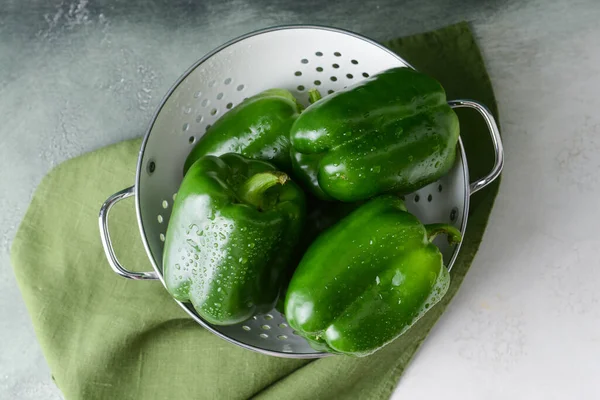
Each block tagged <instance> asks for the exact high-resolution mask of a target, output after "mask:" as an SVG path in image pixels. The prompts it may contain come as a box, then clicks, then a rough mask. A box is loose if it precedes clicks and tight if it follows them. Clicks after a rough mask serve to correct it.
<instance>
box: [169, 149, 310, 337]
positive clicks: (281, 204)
mask: <svg viewBox="0 0 600 400" xmlns="http://www.w3.org/2000/svg"><path fill="white" fill-rule="evenodd" d="M305 207H306V206H305V198H304V193H303V192H302V190H301V189H300V188H299V187H298V186H297V185H296V184H295V183H294V182H292V181H291V180H289V179H288V177H287V175H286V174H284V173H282V172H279V171H277V170H276V169H275V167H274V166H273V165H271V164H269V163H267V162H263V161H258V160H250V159H248V158H245V157H243V156H241V155H237V154H224V155H222V156H221V157H216V156H205V157H202V158H200V159H199V160H197V161H196V162H195V163H194V164H193V165H192V167H191V168H190V169H189V170H188V172H187V174H186V175H185V177H184V178H183V181H182V183H181V186H180V188H179V191H178V193H177V197H176V199H175V203H174V205H173V213H172V215H171V219H170V221H169V225H168V229H167V236H166V240H165V247H164V256H163V276H164V280H165V284H166V287H167V290H168V291H169V293H170V294H171V295H172V296H173V297H174V298H175V299H177V300H179V301H184V302H187V301H190V302H191V303H192V304H193V306H194V308H195V309H196V311H197V312H198V314H199V315H200V316H201V317H202V318H204V319H205V320H206V321H208V322H210V323H212V324H216V325H230V324H235V323H239V322H242V321H244V320H246V319H248V318H250V317H251V316H252V315H254V314H255V313H258V312H266V311H269V310H271V309H272V308H273V306H274V305H275V302H276V301H277V298H278V295H279V293H280V290H281V285H282V279H283V272H284V270H285V269H286V268H287V267H288V263H289V258H290V255H291V252H292V249H293V248H294V246H295V244H296V242H297V241H298V238H299V235H300V232H301V230H302V224H303V221H304V216H305Z"/></svg>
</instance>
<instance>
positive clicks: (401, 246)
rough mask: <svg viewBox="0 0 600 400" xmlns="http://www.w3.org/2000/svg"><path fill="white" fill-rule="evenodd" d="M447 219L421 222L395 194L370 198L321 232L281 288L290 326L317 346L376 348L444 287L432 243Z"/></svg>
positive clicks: (361, 352) (455, 234)
mask: <svg viewBox="0 0 600 400" xmlns="http://www.w3.org/2000/svg"><path fill="white" fill-rule="evenodd" d="M439 233H445V234H447V235H448V239H449V240H450V241H451V242H458V241H460V240H461V235H460V232H459V231H458V230H457V229H456V228H454V227H452V226H450V225H445V224H432V225H425V226H424V225H423V224H421V222H420V221H419V220H418V219H417V218H416V217H415V216H413V215H412V214H410V213H409V212H407V210H406V207H405V205H404V202H403V201H402V200H401V199H400V198H398V197H396V196H394V195H382V196H379V197H376V198H374V199H372V200H370V201H369V202H367V203H366V204H364V205H363V206H361V207H360V208H358V209H357V210H355V211H354V212H352V213H351V214H350V215H348V216H347V217H345V218H344V219H342V220H341V221H340V222H338V223H337V224H336V225H334V226H333V227H331V228H330V229H328V230H327V231H325V232H324V233H322V234H321V235H320V236H319V237H318V238H317V239H316V240H315V242H314V243H313V244H312V245H311V246H310V248H309V249H308V251H307V252H306V254H305V255H304V258H303V259H302V261H301V262H300V265H299V266H298V268H297V269H296V271H295V273H294V275H293V277H292V280H291V282H290V284H289V287H288V289H287V295H286V299H285V315H286V317H287V320H288V323H289V325H290V326H291V327H292V328H293V329H295V330H296V331H297V332H298V334H299V335H301V336H303V337H304V338H306V339H307V340H308V341H309V343H311V344H312V345H313V347H315V348H316V349H318V350H322V351H328V352H332V353H340V354H347V355H354V356H365V355H368V354H371V353H373V352H375V351H376V350H378V349H380V348H381V347H383V346H384V345H386V344H387V343H389V342H391V341H392V340H394V339H395V338H397V337H398V336H400V335H401V334H403V333H404V332H405V331H406V330H407V329H409V328H410V327H411V326H412V325H413V324H414V323H415V322H416V321H417V320H418V319H419V318H421V317H422V316H423V315H424V313H425V312H426V311H427V310H428V309H430V308H431V307H433V306H434V305H435V304H436V303H437V302H438V301H439V300H440V299H441V298H442V297H443V296H444V294H445V293H446V291H447V290H448V286H449V284H450V275H449V273H448V270H447V269H446V268H445V267H444V265H443V260H442V254H441V253H440V251H439V249H438V248H437V247H436V246H435V245H434V244H433V243H431V241H432V240H433V238H434V237H435V236H436V235H437V234H439Z"/></svg>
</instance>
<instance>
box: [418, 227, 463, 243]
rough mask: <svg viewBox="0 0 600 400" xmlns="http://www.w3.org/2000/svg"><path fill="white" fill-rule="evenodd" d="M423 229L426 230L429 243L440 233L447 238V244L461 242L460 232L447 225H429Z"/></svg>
mask: <svg viewBox="0 0 600 400" xmlns="http://www.w3.org/2000/svg"><path fill="white" fill-rule="evenodd" d="M425 229H426V230H427V238H428V239H429V241H430V242H432V241H433V239H435V237H436V236H437V235H439V234H440V233H445V234H446V235H447V236H448V243H450V244H455V243H458V242H460V241H461V240H462V235H461V234H460V231H459V230H458V229H456V228H455V227H453V226H452V225H448V224H429V225H425Z"/></svg>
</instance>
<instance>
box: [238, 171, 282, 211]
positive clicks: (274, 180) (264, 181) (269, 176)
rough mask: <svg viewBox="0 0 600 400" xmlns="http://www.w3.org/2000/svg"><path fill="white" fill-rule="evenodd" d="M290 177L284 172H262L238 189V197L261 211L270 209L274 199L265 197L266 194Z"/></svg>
mask: <svg viewBox="0 0 600 400" xmlns="http://www.w3.org/2000/svg"><path fill="white" fill-rule="evenodd" d="M288 179H289V177H288V176H287V175H286V174H284V173H283V172H279V171H269V172H261V173H259V174H256V175H253V176H251V177H250V178H248V179H247V180H246V181H245V182H244V183H242V185H241V186H240V187H239V189H238V193H237V195H238V197H239V198H240V200H241V201H243V202H244V203H247V204H250V205H253V206H254V207H256V208H258V209H259V210H264V209H265V208H268V207H269V206H270V205H271V204H270V203H271V202H272V200H273V199H270V198H269V196H266V195H265V192H266V191H267V190H268V189H270V188H272V187H273V186H275V185H283V184H284V183H286V182H287V181H288Z"/></svg>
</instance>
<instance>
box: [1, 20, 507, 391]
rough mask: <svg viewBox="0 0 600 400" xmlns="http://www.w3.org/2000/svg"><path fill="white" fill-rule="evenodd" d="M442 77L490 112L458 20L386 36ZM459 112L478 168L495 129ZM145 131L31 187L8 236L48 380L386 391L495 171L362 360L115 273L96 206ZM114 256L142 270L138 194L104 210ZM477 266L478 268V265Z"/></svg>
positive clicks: (122, 174) (483, 212)
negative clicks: (324, 353)
mask: <svg viewBox="0 0 600 400" xmlns="http://www.w3.org/2000/svg"><path fill="white" fill-rule="evenodd" d="M386 45H387V46H388V47H389V48H390V49H392V50H393V51H395V52H397V53H398V54H400V55H401V56H402V57H404V58H405V59H406V60H407V61H408V62H410V63H411V64H412V65H413V66H415V67H416V68H417V69H419V70H421V71H423V72H426V73H429V74H431V75H433V76H434V77H436V78H437V79H439V80H440V81H441V82H442V84H443V85H444V87H445V88H446V90H447V92H448V96H449V98H450V99H452V98H474V99H477V100H479V101H482V102H483V103H485V104H487V105H488V106H489V107H490V108H491V110H492V111H493V112H494V113H495V114H496V115H497V112H496V103H495V100H494V95H493V92H492V87H491V84H490V81H489V78H488V75H487V73H486V70H485V67H484V64H483V61H482V58H481V55H480V52H479V49H478V48H477V45H476V44H475V41H474V39H473V36H472V34H471V32H470V30H469V27H468V25H467V24H466V23H460V24H457V25H453V26H450V27H447V28H444V29H440V30H438V31H434V32H429V33H425V34H420V35H416V36H412V37H407V38H402V39H397V40H393V41H391V42H388V43H386ZM459 112H460V118H461V130H462V132H461V136H462V139H463V140H464V142H465V146H466V149H467V153H468V162H469V167H470V171H471V176H472V179H474V178H475V177H477V176H481V175H483V174H485V173H486V172H488V171H489V170H490V168H491V165H492V161H493V152H492V146H491V142H490V140H489V135H488V134H487V131H486V128H485V126H484V124H483V123H482V121H481V120H480V119H479V117H478V116H476V115H475V114H474V113H473V112H470V111H465V112H462V111H461V110H459ZM139 146H140V140H133V141H127V142H123V143H119V144H117V145H113V146H110V147H107V148H103V149H100V150H97V151H95V152H92V153H89V154H86V155H83V156H81V157H78V158H75V159H73V160H70V161H67V162H65V163H63V164H61V165H59V166H58V167H57V168H55V169H54V170H53V171H52V172H50V173H49V174H48V175H47V176H46V177H45V178H44V179H43V181H42V183H41V184H40V185H39V188H38V189H37V191H36V193H35V196H34V198H33V200H32V202H31V205H30V207H29V209H28V211H27V214H26V216H25V218H24V220H23V222H22V224H21V226H20V228H19V230H18V233H17V235H16V238H15V240H14V242H13V246H12V252H11V256H12V264H13V266H14V271H15V275H16V277H17V281H18V284H19V286H20V289H21V292H22V294H23V298H24V300H25V303H26V305H27V308H28V310H29V313H30V314H31V318H32V321H33V325H34V328H35V331H36V334H37V337H38V340H39V342H40V344H41V347H42V350H43V352H44V355H45V357H46V360H47V361H48V364H49V366H50V369H51V370H52V375H53V379H54V380H55V382H56V384H57V385H58V387H59V388H60V389H61V390H62V392H63V393H64V395H65V397H66V398H67V399H188V398H193V399H213V398H214V399H217V398H218V399H244V398H249V397H256V398H259V399H286V398H294V399H298V400H300V399H326V398H337V399H339V398H348V399H381V398H388V397H389V396H390V395H391V393H392V391H393V390H394V387H395V385H396V383H397V382H398V378H399V377H400V375H401V374H402V371H403V370H404V368H405V367H406V366H407V364H408V362H409V361H410V359H411V358H412V356H413V354H414V353H415V351H416V350H417V349H418V347H419V346H420V344H421V343H422V342H423V340H424V339H425V337H426V336H427V333H428V332H429V330H430V329H431V327H432V326H433V324H434V323H435V321H436V320H437V319H438V318H439V316H440V315H441V314H442V313H443V312H444V309H445V308H446V306H447V304H448V302H449V301H450V300H451V299H452V297H453V296H454V294H455V293H456V291H457V290H458V288H459V286H460V284H461V282H462V280H463V277H464V276H465V274H466V273H467V271H468V269H469V267H470V264H471V261H472V260H473V257H474V256H475V253H476V251H477V248H478V246H479V243H480V241H481V238H482V235H483V232H484V230H485V227H486V223H487V219H488V215H489V213H490V211H491V208H492V205H493V202H494V198H495V196H496V192H497V190H498V182H494V183H493V184H492V185H490V186H489V187H487V188H486V189H485V190H482V191H481V192H479V193H477V194H476V195H474V196H473V198H472V200H471V210H470V217H469V224H468V229H467V233H466V235H465V238H464V242H463V245H462V250H461V252H460V255H459V256H458V259H457V260H456V264H455V265H454V268H453V270H452V285H451V287H450V290H449V291H448V294H447V295H446V296H445V298H444V299H443V300H442V302H441V303H439V305H438V306H436V307H434V308H433V309H432V310H431V311H430V312H429V313H428V314H426V316H425V317H424V318H423V319H421V320H420V321H419V323H418V324H417V325H416V326H415V327H413V328H412V329H411V330H409V332H408V333H407V334H405V335H404V336H402V337H401V338H399V339H398V340H396V341H395V342H393V343H392V344H390V345H388V346H387V347H385V348H384V349H383V350H381V351H379V352H377V353H375V354H373V355H371V356H369V357H366V358H360V359H354V358H349V357H343V356H335V357H329V358H325V359H321V360H316V361H308V360H288V359H281V358H275V357H269V356H264V355H260V354H258V353H255V352H252V351H248V350H244V349H242V348H239V347H237V346H234V345H232V344H229V343H227V342H226V341H224V340H222V339H219V338H218V337H216V336H214V335H212V334H210V333H209V332H208V331H206V330H204V329H202V328H201V327H200V326H199V325H197V324H196V323H195V322H194V321H193V320H192V319H191V318H189V317H188V316H187V314H185V313H184V312H183V310H181V309H180V308H179V306H177V304H176V303H175V302H174V301H172V300H171V298H170V297H169V295H168V294H167V292H166V291H165V290H164V288H163V287H162V285H161V284H160V282H158V281H152V282H144V281H131V280H127V279H123V278H121V277H119V276H117V275H116V274H114V273H113V272H112V270H111V269H110V268H109V266H108V263H107V261H106V259H105V256H104V253H103V250H102V246H101V243H100V236H99V231H98V222H97V221H98V211H99V208H100V205H101V204H102V202H103V201H104V200H105V199H106V198H107V197H108V196H109V195H111V194H112V193H114V192H116V191H118V190H120V189H123V188H124V187H127V186H130V185H131V184H132V183H133V182H134V175H135V166H136V158H137V154H138V150H139ZM110 222H111V232H112V234H113V240H114V243H115V244H116V247H117V249H116V250H117V255H118V256H119V257H120V259H121V261H122V263H123V265H125V266H127V267H128V268H130V269H133V270H137V271H143V270H149V269H151V268H150V263H149V261H148V259H147V256H146V253H145V252H144V250H143V247H142V245H141V242H140V237H139V232H138V227H137V222H136V219H135V211H134V207H133V201H132V200H127V201H124V202H122V203H120V205H118V206H117V207H115V209H114V212H113V213H112V215H111V221H110ZM478 267H482V266H478Z"/></svg>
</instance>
